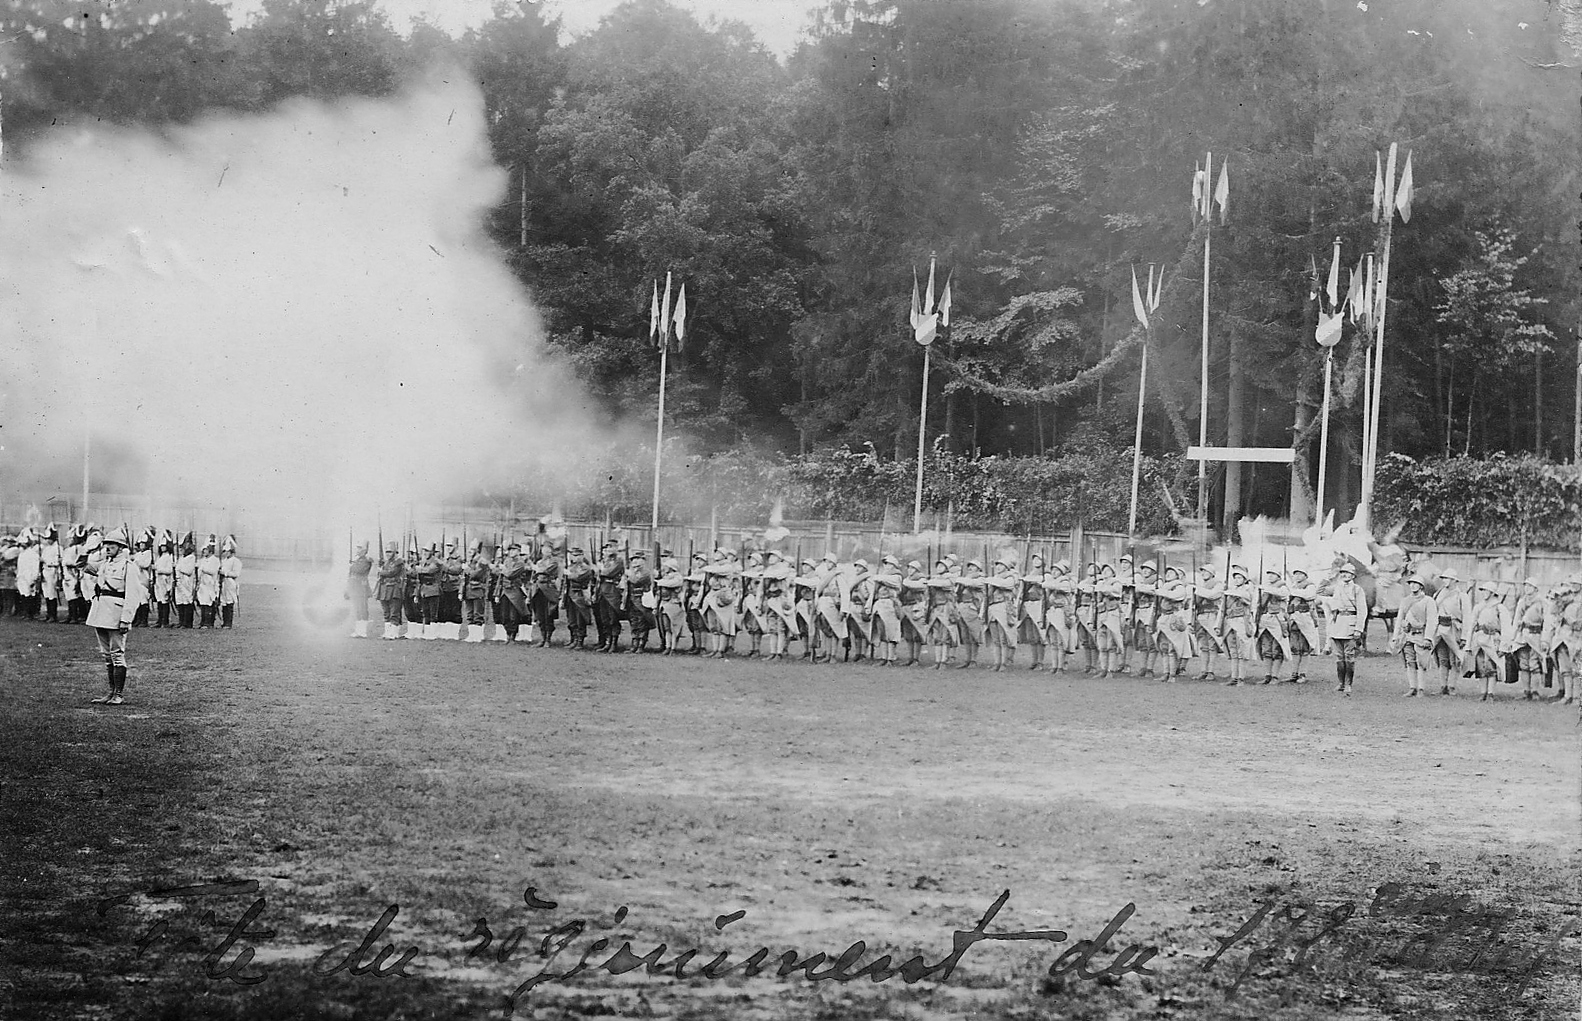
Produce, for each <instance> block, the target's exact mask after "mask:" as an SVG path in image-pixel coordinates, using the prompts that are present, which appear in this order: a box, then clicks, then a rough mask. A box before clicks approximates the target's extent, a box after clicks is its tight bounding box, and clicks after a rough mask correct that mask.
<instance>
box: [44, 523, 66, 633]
mask: <svg viewBox="0 0 1582 1021" xmlns="http://www.w3.org/2000/svg"><path fill="white" fill-rule="evenodd" d="M39 562H40V568H41V572H42V573H41V575H40V578H39V583H40V591H41V594H42V596H43V598H44V619H45V620H47V621H49V622H50V623H52V624H54V623H59V621H60V617H59V616H58V615H57V614H58V613H59V612H60V600H61V587H62V579H61V566H60V564H61V560H60V533H59V532H58V531H57V530H56V528H55V526H54V525H50V526H49V531H47V532H45V533H44V545H43V546H42V547H40V549H39Z"/></svg>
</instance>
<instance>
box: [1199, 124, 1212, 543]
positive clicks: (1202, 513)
mask: <svg viewBox="0 0 1582 1021" xmlns="http://www.w3.org/2000/svg"><path fill="white" fill-rule="evenodd" d="M1204 162H1205V165H1204V167H1203V378H1202V389H1201V392H1200V394H1199V397H1198V425H1197V443H1198V446H1199V447H1207V446H1208V267H1209V243H1210V238H1211V237H1212V235H1213V233H1214V223H1213V216H1212V213H1213V211H1214V203H1213V200H1212V198H1211V197H1210V196H1211V195H1212V194H1213V187H1214V154H1213V153H1212V152H1211V153H1209V154H1208V158H1207V159H1206V160H1205V161H1204ZM1197 514H1198V518H1199V519H1201V520H1202V521H1203V523H1204V525H1205V527H1206V526H1207V524H1208V461H1207V460H1206V459H1205V460H1199V461H1198V463H1197Z"/></svg>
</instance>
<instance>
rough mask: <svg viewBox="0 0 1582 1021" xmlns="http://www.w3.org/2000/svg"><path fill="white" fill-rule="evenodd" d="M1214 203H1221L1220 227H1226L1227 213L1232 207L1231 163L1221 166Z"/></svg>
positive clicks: (1224, 163)
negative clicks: (1230, 206)
mask: <svg viewBox="0 0 1582 1021" xmlns="http://www.w3.org/2000/svg"><path fill="white" fill-rule="evenodd" d="M1214 201H1215V202H1218V203H1219V225H1220V226H1221V227H1223V226H1225V213H1226V211H1227V209H1228V207H1229V205H1230V163H1229V162H1223V163H1221V164H1220V165H1219V184H1218V185H1217V186H1216V187H1215V188H1214Z"/></svg>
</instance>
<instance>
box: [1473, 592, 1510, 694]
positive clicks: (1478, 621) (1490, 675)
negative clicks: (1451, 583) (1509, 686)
mask: <svg viewBox="0 0 1582 1021" xmlns="http://www.w3.org/2000/svg"><path fill="white" fill-rule="evenodd" d="M1478 597H1479V598H1478V600H1477V602H1476V603H1474V604H1473V607H1472V631H1471V634H1470V637H1469V638H1468V639H1467V656H1468V657H1469V658H1470V659H1471V661H1472V670H1473V672H1474V673H1475V674H1476V675H1477V676H1478V677H1481V678H1482V679H1483V697H1482V698H1481V699H1479V701H1480V702H1487V701H1488V700H1489V699H1491V698H1493V697H1494V682H1495V681H1496V680H1499V681H1502V682H1503V681H1504V680H1505V648H1504V646H1505V636H1506V634H1507V632H1508V631H1509V630H1510V626H1511V619H1510V613H1509V611H1508V610H1507V609H1506V606H1505V602H1504V600H1502V599H1501V598H1500V590H1499V586H1498V585H1495V584H1494V583H1493V582H1488V581H1485V582H1481V583H1479V585H1478Z"/></svg>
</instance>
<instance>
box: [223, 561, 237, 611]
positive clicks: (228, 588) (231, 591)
mask: <svg viewBox="0 0 1582 1021" xmlns="http://www.w3.org/2000/svg"><path fill="white" fill-rule="evenodd" d="M241 587H242V561H241V560H240V559H239V558H238V557H237V556H236V554H235V553H232V554H230V555H228V556H227V557H226V558H225V559H223V560H221V561H220V605H221V606H235V605H236V596H237V594H238V593H239V592H240V591H241Z"/></svg>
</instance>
